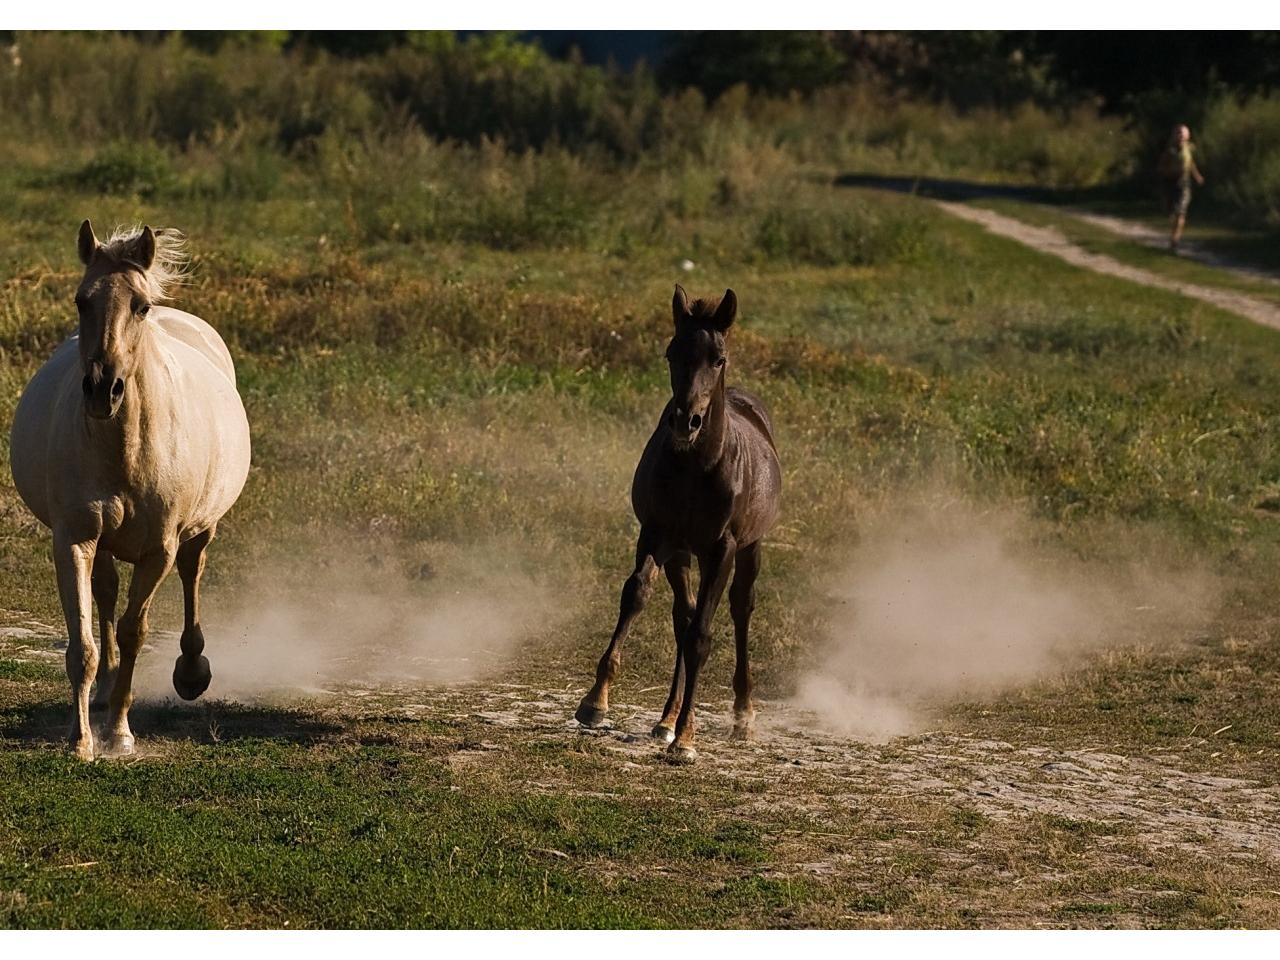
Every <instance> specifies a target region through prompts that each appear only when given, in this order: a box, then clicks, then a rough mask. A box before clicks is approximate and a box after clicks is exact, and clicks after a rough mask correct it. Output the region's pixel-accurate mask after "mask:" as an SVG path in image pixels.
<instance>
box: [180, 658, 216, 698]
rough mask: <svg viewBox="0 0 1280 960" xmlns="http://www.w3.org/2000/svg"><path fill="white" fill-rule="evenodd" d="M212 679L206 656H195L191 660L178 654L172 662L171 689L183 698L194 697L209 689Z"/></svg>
mask: <svg viewBox="0 0 1280 960" xmlns="http://www.w3.org/2000/svg"><path fill="white" fill-rule="evenodd" d="M212 679H213V671H212V670H210V669H209V658H208V657H203V656H202V657H197V658H196V659H195V661H194V662H193V661H191V660H188V659H187V658H186V657H185V656H180V657H178V659H177V660H176V661H175V662H174V664H173V689H174V690H175V691H177V694H178V696H180V697H181V698H182V699H183V700H194V699H196V698H197V697H198V696H200V694H202V693H204V692H205V691H206V690H208V689H209V681H210V680H212Z"/></svg>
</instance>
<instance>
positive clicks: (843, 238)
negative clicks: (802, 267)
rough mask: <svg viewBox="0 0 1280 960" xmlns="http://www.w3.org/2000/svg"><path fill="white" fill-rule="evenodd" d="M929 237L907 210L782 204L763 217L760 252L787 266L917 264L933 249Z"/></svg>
mask: <svg viewBox="0 0 1280 960" xmlns="http://www.w3.org/2000/svg"><path fill="white" fill-rule="evenodd" d="M928 238H929V235H928V227H927V225H926V223H925V221H924V220H923V219H921V218H919V217H917V216H913V215H912V214H910V213H906V212H899V211H892V212H888V211H886V212H873V211H872V210H870V209H869V208H867V207H864V206H846V208H845V209H843V210H832V209H830V208H822V209H819V208H808V209H806V208H801V207H797V206H795V205H779V206H775V207H771V208H770V209H768V210H766V211H765V213H764V214H763V215H762V216H761V217H760V218H759V221H758V225H757V227H756V232H755V249H756V250H757V251H758V252H759V253H760V254H763V255H764V256H765V257H767V258H769V259H771V260H778V261H783V262H786V261H792V262H800V263H813V264H817V265H819V266H836V265H840V264H854V265H860V266H870V265H872V264H883V263H902V262H909V261H913V260H917V259H919V258H920V257H922V256H923V255H924V254H925V253H926V252H927V251H928V246H929V244H928Z"/></svg>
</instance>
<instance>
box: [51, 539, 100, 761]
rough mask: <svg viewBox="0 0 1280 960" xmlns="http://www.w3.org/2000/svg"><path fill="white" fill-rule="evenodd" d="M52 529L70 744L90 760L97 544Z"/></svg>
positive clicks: (76, 751)
mask: <svg viewBox="0 0 1280 960" xmlns="http://www.w3.org/2000/svg"><path fill="white" fill-rule="evenodd" d="M72 540H73V538H71V537H68V536H67V535H66V534H65V533H62V532H59V531H56V530H55V531H54V535H53V563H54V567H55V569H56V570H57V574H58V595H59V597H60V598H61V600H62V613H63V615H64V616H65V617H66V620H67V679H68V680H70V681H71V699H72V715H71V735H70V739H71V745H72V749H74V750H75V753H76V756H77V757H79V758H80V759H81V760H92V759H93V730H92V728H91V727H90V726H89V688H90V687H92V686H93V678H94V674H95V673H96V672H97V669H98V646H97V644H95V643H94V642H93V602H92V600H91V588H90V585H89V581H90V570H91V569H92V567H93V556H94V551H95V547H96V544H95V543H94V542H93V541H86V542H81V543H75V542H72Z"/></svg>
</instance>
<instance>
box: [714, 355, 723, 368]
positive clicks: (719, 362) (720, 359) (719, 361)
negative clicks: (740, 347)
mask: <svg viewBox="0 0 1280 960" xmlns="http://www.w3.org/2000/svg"><path fill="white" fill-rule="evenodd" d="M724 362H725V358H724V357H716V366H717V367H723V366H724Z"/></svg>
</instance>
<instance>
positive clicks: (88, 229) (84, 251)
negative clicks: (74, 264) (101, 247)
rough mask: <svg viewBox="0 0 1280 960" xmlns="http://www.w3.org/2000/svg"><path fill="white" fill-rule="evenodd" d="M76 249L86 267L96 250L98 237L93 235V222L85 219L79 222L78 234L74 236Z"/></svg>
mask: <svg viewBox="0 0 1280 960" xmlns="http://www.w3.org/2000/svg"><path fill="white" fill-rule="evenodd" d="M76 249H77V251H78V252H79V254H80V262H81V263H83V264H84V265H85V266H86V267H87V266H88V265H89V261H90V260H92V259H93V255H94V254H95V253H97V252H98V238H97V237H95V236H94V235H93V224H92V223H90V222H89V221H88V219H86V220H85V221H84V223H82V224H80V236H78V237H77V238H76Z"/></svg>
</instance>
